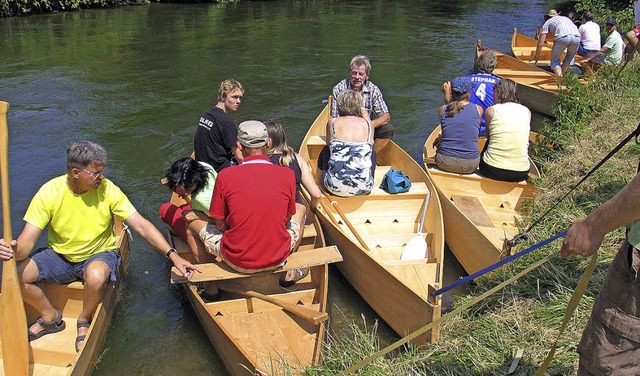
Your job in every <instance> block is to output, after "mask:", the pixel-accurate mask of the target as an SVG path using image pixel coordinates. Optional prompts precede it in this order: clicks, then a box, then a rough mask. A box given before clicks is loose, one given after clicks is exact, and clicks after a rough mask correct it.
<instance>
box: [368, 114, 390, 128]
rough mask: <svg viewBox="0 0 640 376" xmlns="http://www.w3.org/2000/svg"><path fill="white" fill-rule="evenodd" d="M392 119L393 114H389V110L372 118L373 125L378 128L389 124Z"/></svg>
mask: <svg viewBox="0 0 640 376" xmlns="http://www.w3.org/2000/svg"><path fill="white" fill-rule="evenodd" d="M390 121H391V115H389V113H388V112H387V113H384V114H382V115H380V116H378V117H377V118H375V119H373V120H371V126H372V127H374V128H378V127H379V126H381V125H384V124H387V123H388V122H390Z"/></svg>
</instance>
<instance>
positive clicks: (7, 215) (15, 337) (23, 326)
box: [0, 101, 29, 375]
mask: <svg viewBox="0 0 640 376" xmlns="http://www.w3.org/2000/svg"><path fill="white" fill-rule="evenodd" d="M8 110H9V104H8V103H7V102H1V101H0V180H1V181H2V222H3V223H2V225H3V226H2V229H3V231H4V234H3V237H4V240H5V241H6V242H7V243H11V240H13V239H12V237H11V208H10V204H9V131H8V129H7V111H8ZM0 317H1V318H2V319H1V320H0V336H2V362H3V363H4V374H5V375H27V374H28V373H29V339H28V337H27V316H26V314H25V312H24V304H23V302H22V293H21V292H20V285H19V280H18V271H17V269H16V259H15V257H13V258H11V260H7V261H4V262H3V263H2V294H1V295H0Z"/></svg>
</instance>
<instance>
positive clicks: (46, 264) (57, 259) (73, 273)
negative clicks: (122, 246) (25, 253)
mask: <svg viewBox="0 0 640 376" xmlns="http://www.w3.org/2000/svg"><path fill="white" fill-rule="evenodd" d="M31 260H33V262H35V264H36V266H37V267H38V280H37V281H36V282H40V283H45V284H63V283H69V282H73V281H77V280H82V278H83V276H84V271H85V270H86V269H87V266H89V264H90V263H92V262H94V261H102V262H104V263H105V264H107V266H109V270H110V271H111V276H110V280H111V281H112V282H113V281H115V280H116V271H117V269H118V266H119V265H120V262H121V259H120V254H119V253H118V252H116V251H103V252H98V253H96V254H94V255H93V256H91V257H89V258H88V259H86V260H84V261H80V262H71V261H68V260H67V259H66V258H65V257H64V256H62V255H60V254H58V253H56V252H55V251H54V250H53V249H51V248H48V247H44V248H39V249H36V250H35V251H33V252H32V253H31Z"/></svg>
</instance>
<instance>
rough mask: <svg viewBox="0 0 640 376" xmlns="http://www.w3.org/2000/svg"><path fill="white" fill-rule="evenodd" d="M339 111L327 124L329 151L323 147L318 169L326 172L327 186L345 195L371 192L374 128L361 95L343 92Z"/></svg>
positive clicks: (354, 92) (325, 183)
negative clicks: (325, 150)
mask: <svg viewBox="0 0 640 376" xmlns="http://www.w3.org/2000/svg"><path fill="white" fill-rule="evenodd" d="M338 114H339V115H340V116H338V117H337V118H332V119H330V120H329V122H328V123H327V131H326V135H327V146H328V153H327V152H324V150H323V153H322V154H321V155H320V158H319V159H318V168H319V169H321V170H323V171H324V178H323V181H324V187H325V188H326V189H327V191H329V192H331V193H332V194H334V195H336V196H342V197H349V196H357V195H366V194H369V193H371V190H372V189H373V174H374V171H375V166H376V163H375V152H374V150H373V128H372V127H371V121H370V120H369V115H368V114H367V112H366V110H364V108H363V102H362V95H361V94H360V93H359V92H357V91H354V90H347V91H344V92H342V93H341V94H340V96H338Z"/></svg>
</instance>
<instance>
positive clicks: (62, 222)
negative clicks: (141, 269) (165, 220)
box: [24, 175, 136, 262]
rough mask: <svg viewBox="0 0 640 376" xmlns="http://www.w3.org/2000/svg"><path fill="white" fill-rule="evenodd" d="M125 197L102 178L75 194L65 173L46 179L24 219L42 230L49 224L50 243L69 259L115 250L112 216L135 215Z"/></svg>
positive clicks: (75, 259) (122, 217)
mask: <svg viewBox="0 0 640 376" xmlns="http://www.w3.org/2000/svg"><path fill="white" fill-rule="evenodd" d="M135 212H136V209H135V208H134V207H133V205H132V204H131V202H130V201H129V199H128V198H127V196H125V195H124V193H122V191H121V190H120V188H118V187H117V186H116V185H115V184H113V183H112V182H111V181H109V180H107V179H104V180H102V183H101V184H100V187H98V189H94V190H91V191H88V192H86V193H84V194H82V195H77V194H75V193H73V191H71V189H70V188H69V186H68V185H67V175H63V176H59V177H57V178H54V179H51V180H49V181H48V182H46V183H45V184H44V185H43V186H42V187H40V190H38V192H37V193H36V195H35V196H34V197H33V199H32V200H31V203H30V204H29V208H28V209H27V212H26V213H25V215H24V220H25V222H27V223H30V224H32V225H34V226H36V227H38V228H39V229H41V230H44V228H45V227H46V226H47V225H49V232H48V240H49V246H50V247H51V248H52V249H53V250H54V251H56V252H57V253H59V254H61V255H63V256H64V257H65V258H66V259H67V260H69V261H71V262H80V261H84V260H86V259H88V258H89V257H91V256H92V255H94V254H96V253H98V252H103V251H107V250H113V249H115V248H116V247H115V245H116V237H115V234H114V232H113V224H112V217H113V216H114V215H115V216H116V217H118V218H119V219H121V220H125V219H127V218H128V217H129V216H130V215H132V214H134V213H135Z"/></svg>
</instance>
